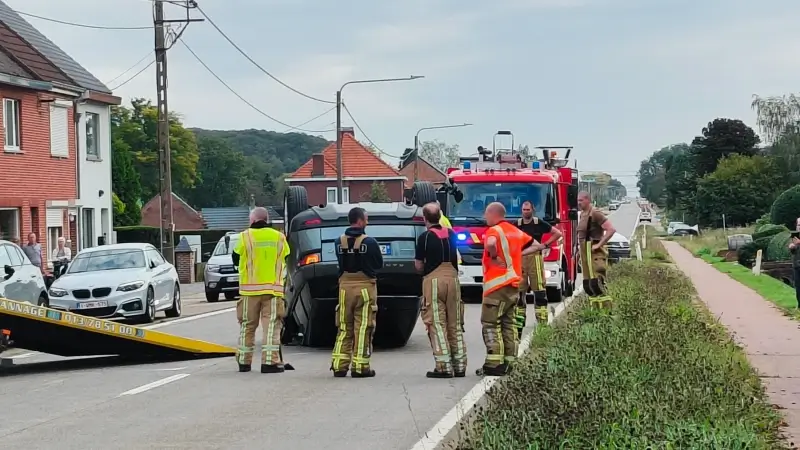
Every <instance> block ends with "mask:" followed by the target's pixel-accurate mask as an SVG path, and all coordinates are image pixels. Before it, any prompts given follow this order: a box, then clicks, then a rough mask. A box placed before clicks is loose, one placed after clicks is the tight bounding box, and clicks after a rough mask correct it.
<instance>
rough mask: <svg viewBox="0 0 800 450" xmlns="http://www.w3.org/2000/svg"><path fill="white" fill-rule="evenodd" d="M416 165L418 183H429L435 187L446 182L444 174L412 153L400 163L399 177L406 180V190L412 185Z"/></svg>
mask: <svg viewBox="0 0 800 450" xmlns="http://www.w3.org/2000/svg"><path fill="white" fill-rule="evenodd" d="M417 165H419V171H418V172H417V175H418V177H419V181H428V182H431V183H433V185H434V186H436V187H439V186H441V185H442V184H444V182H445V181H447V174H446V173H444V172H442V171H441V170H439V169H438V168H437V167H436V166H434V165H433V164H431V163H430V161H428V160H427V159H425V158H423V157H422V156H418V155H416V154H415V153H413V152H412V153H411V154H409V155H408V157H407V158H405V159H403V160H401V161H400V175H404V176H405V177H406V178H407V180H406V188H410V187H411V186H412V185H413V184H414V171H415V170H416V166H417Z"/></svg>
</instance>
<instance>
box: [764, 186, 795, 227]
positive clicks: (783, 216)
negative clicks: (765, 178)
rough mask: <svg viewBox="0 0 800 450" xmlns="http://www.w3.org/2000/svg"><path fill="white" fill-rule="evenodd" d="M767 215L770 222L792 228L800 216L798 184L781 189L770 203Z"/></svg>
mask: <svg viewBox="0 0 800 450" xmlns="http://www.w3.org/2000/svg"><path fill="white" fill-rule="evenodd" d="M769 215H770V220H771V221H772V223H775V224H778V225H783V226H785V227H786V228H789V229H791V230H794V229H795V226H796V222H797V217H798V216H800V185H798V186H795V187H792V188H789V189H787V190H785V191H783V193H781V195H779V196H778V198H776V199H775V201H774V202H773V203H772V210H770V213H769Z"/></svg>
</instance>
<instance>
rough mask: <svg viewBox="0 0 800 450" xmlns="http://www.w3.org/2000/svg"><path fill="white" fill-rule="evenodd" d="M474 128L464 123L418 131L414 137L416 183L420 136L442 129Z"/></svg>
mask: <svg viewBox="0 0 800 450" xmlns="http://www.w3.org/2000/svg"><path fill="white" fill-rule="evenodd" d="M470 126H472V124H471V123H462V124H458V125H440V126H437V127H423V128H420V129H419V130H417V134H415V135H414V157H415V158H417V162H416V163H414V181H418V180H419V134H420V133H421V132H423V131H425V130H440V129H442V128H462V127H470Z"/></svg>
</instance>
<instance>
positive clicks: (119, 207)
mask: <svg viewBox="0 0 800 450" xmlns="http://www.w3.org/2000/svg"><path fill="white" fill-rule="evenodd" d="M111 204H112V205H113V206H114V216H121V215H122V214H123V213H124V212H125V203H122V200H120V199H119V197H117V194H115V193H113V192H112V193H111Z"/></svg>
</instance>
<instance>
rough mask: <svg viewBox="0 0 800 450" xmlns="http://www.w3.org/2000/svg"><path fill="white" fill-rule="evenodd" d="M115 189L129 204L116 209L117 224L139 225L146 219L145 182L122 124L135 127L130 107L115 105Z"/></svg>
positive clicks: (112, 167)
mask: <svg viewBox="0 0 800 450" xmlns="http://www.w3.org/2000/svg"><path fill="white" fill-rule="evenodd" d="M111 117H112V120H111V150H112V151H111V154H112V155H111V189H112V191H113V193H114V194H115V195H116V196H117V198H118V199H119V200H120V202H122V204H124V205H125V207H124V209H123V210H122V211H121V212H119V213H118V212H116V211H115V213H114V225H116V226H131V225H139V224H140V223H141V221H142V215H141V209H140V207H139V205H140V203H141V201H142V185H141V182H140V176H139V171H138V170H136V167H135V165H134V156H133V153H132V152H131V146H130V145H129V144H128V142H126V141H125V140H124V139H123V138H122V136H123V135H124V133H122V132H121V131H120V128H121V127H126V128H128V129H130V128H132V127H133V125H132V122H131V120H130V111H128V110H126V109H124V108H119V107H115V108H114V109H112V114H111Z"/></svg>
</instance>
